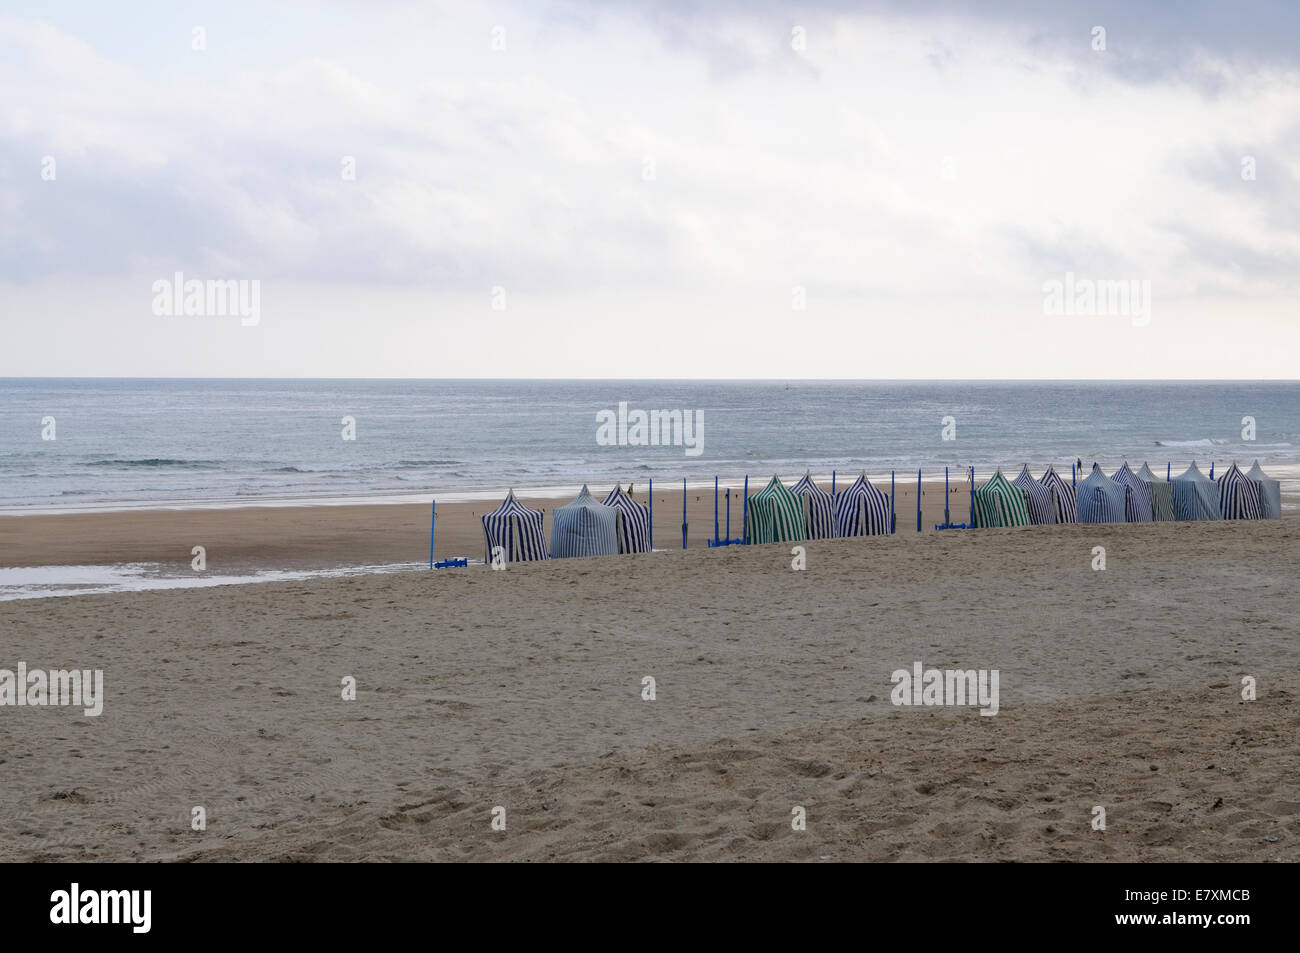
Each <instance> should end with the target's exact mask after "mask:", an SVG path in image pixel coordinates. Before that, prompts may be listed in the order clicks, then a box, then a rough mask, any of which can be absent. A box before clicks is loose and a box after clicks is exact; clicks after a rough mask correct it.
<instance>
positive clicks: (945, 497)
mask: <svg viewBox="0 0 1300 953" xmlns="http://www.w3.org/2000/svg"><path fill="white" fill-rule="evenodd" d="M951 522H952V520H950V519H948V468H947V467H944V468H943V524H944V525H945V526H947V525H948V524H949V523H951Z"/></svg>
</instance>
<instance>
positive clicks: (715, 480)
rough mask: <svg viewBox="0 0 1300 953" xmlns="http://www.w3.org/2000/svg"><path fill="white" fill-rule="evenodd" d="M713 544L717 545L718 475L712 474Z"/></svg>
mask: <svg viewBox="0 0 1300 953" xmlns="http://www.w3.org/2000/svg"><path fill="white" fill-rule="evenodd" d="M713 545H714V546H716V545H718V475H717V474H716V473H715V474H714V475H713Z"/></svg>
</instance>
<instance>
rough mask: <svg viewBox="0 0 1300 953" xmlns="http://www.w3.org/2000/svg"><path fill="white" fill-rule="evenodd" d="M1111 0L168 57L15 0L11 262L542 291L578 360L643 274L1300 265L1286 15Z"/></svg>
mask: <svg viewBox="0 0 1300 953" xmlns="http://www.w3.org/2000/svg"><path fill="white" fill-rule="evenodd" d="M1129 6H1130V5H1126V4H1118V3H1102V4H1100V5H1086V6H1085V5H1082V4H1067V5H1065V7H1064V8H1060V9H1056V8H1054V9H1053V10H1051V11H1048V12H1047V13H1041V12H1039V11H1038V9H1037V5H1029V4H1018V3H1011V2H998V3H993V4H989V5H980V6H979V7H977V8H975V9H976V10H977V12H975V13H971V12H968V11H966V10H965V9H964V8H960V7H957V6H956V5H952V4H946V3H939V2H923V3H921V4H919V5H915V4H906V5H904V4H895V3H876V4H873V5H868V7H866V8H865V12H864V11H863V9H862V8H860V7H859V6H858V5H856V4H852V5H851V4H847V3H846V4H839V3H821V4H813V5H811V6H805V5H778V4H766V5H759V6H758V7H757V8H755V7H753V6H751V5H746V4H739V3H736V4H723V5H720V6H718V7H714V8H711V12H709V13H703V14H702V13H700V12H698V11H697V10H696V9H695V8H694V7H692V6H688V5H686V4H684V3H682V4H676V3H670V4H668V5H655V6H654V7H645V8H641V9H639V10H633V11H628V10H627V9H626V8H623V7H620V8H617V9H615V8H609V7H592V6H590V5H587V4H583V3H569V4H563V5H559V6H556V7H552V8H543V10H542V12H538V11H537V10H536V9H535V8H532V7H529V6H524V5H507V6H504V7H501V8H497V9H494V10H493V11H490V13H489V12H483V11H480V10H472V11H469V12H465V11H462V10H460V9H459V8H456V7H447V8H443V9H441V10H438V11H434V12H433V13H430V12H429V11H428V10H427V9H425V8H423V7H414V6H407V5H402V4H389V5H384V6H382V7H380V8H372V7H363V6H357V7H354V8H352V7H339V8H332V10H333V11H334V15H335V17H336V19H337V22H334V21H330V22H329V23H326V24H324V25H321V24H318V23H316V21H309V22H311V24H312V26H311V28H310V29H306V28H304V29H302V30H299V31H295V30H293V29H288V28H287V27H288V26H290V25H291V24H292V23H293V22H296V21H295V20H294V19H293V17H297V16H300V15H301V12H300V11H294V13H293V17H290V20H289V21H288V22H284V23H279V22H275V21H274V20H271V21H267V22H265V23H264V26H265V30H264V32H263V33H262V34H259V37H258V42H257V43H256V44H252V43H250V44H249V45H248V47H247V48H241V49H240V50H238V51H237V52H238V54H239V55H235V52H236V51H233V50H231V48H230V47H231V41H230V33H229V30H230V28H229V27H223V26H222V25H221V24H215V23H214V24H213V26H212V27H211V29H210V34H209V40H210V41H209V48H208V50H207V51H206V52H205V53H203V54H193V55H185V54H187V53H188V51H185V50H184V49H183V48H182V49H181V54H180V55H179V56H178V55H176V54H175V53H174V52H173V53H171V54H168V55H169V56H170V57H171V58H170V59H168V58H165V57H164V56H163V55H162V53H161V52H157V51H151V48H150V47H148V46H147V45H146V46H145V47H143V48H142V47H141V46H139V45H138V44H137V45H135V46H131V47H130V49H129V50H124V49H123V48H121V47H119V46H116V45H113V44H108V43H105V42H98V43H97V42H96V38H95V36H93V35H86V36H79V35H76V34H75V32H74V29H75V27H74V26H73V25H69V24H67V23H63V22H59V23H58V24H57V25H52V24H47V23H37V22H32V21H28V20H22V19H18V18H15V17H6V18H3V19H2V20H0V117H3V124H0V157H3V158H0V213H3V214H0V281H8V282H11V283H16V284H26V285H37V284H41V283H50V282H61V283H67V282H69V281H75V280H76V279H78V278H88V279H90V278H94V279H127V278H130V279H132V280H131V281H130V282H128V283H127V284H126V285H124V286H125V287H131V288H134V287H137V286H143V287H147V284H146V285H139V282H136V281H135V280H134V279H135V278H140V279H149V278H152V277H159V276H167V275H170V274H171V273H172V272H173V271H177V270H180V271H184V272H185V273H186V274H187V275H193V276H199V277H223V278H258V279H262V280H264V281H265V282H268V284H270V283H288V284H293V285H294V286H295V287H299V288H318V289H321V292H320V294H321V295H322V296H324V297H326V298H328V296H329V289H330V288H332V287H343V286H347V287H349V288H364V287H371V288H373V289H375V300H380V297H381V295H380V292H381V291H385V290H388V291H393V292H394V294H395V297H394V298H393V299H392V300H393V301H394V302H397V301H400V302H401V307H402V308H403V309H412V310H411V311H410V312H409V313H412V314H414V313H417V311H418V309H414V307H413V306H412V305H411V300H412V299H411V298H410V297H408V296H407V295H408V293H416V294H419V295H423V296H424V300H426V301H427V302H428V305H427V307H428V308H429V310H431V311H438V312H439V313H442V314H451V313H455V314H463V313H466V312H465V311H464V308H465V307H467V305H466V304H465V302H473V301H486V300H487V296H488V292H489V289H491V288H492V287H493V286H496V285H503V286H505V287H506V288H508V289H510V292H511V294H512V300H518V301H523V300H529V296H534V298H533V300H536V297H537V296H541V297H545V298H546V300H547V301H548V306H547V307H546V308H544V309H540V308H539V309H538V310H536V311H534V312H532V313H533V314H534V315H535V316H536V318H535V319H536V320H537V321H540V322H542V323H541V324H539V325H534V326H530V333H533V334H536V335H537V336H538V340H539V342H541V343H539V344H538V347H539V348H540V349H541V352H542V353H545V354H547V355H549V356H551V357H553V358H554V359H555V360H557V361H560V362H564V361H570V360H572V361H573V362H574V363H575V365H577V366H587V365H589V364H590V363H591V362H592V360H593V354H594V353H595V352H594V351H585V352H584V351H583V350H582V349H583V348H587V347H593V348H594V345H590V346H589V345H587V344H584V343H583V342H582V340H581V335H580V334H579V330H578V329H583V330H584V331H586V332H591V333H596V334H598V333H599V331H598V329H599V328H600V327H601V324H602V322H604V321H607V320H609V318H610V317H611V310H612V311H614V312H617V311H618V310H619V309H624V310H626V309H627V308H628V307H629V305H628V304H627V302H629V301H631V300H635V301H636V302H637V304H638V308H639V310H640V313H642V314H654V313H656V312H658V313H662V314H669V315H673V316H674V320H680V321H681V322H683V325H684V326H685V327H691V326H694V327H696V328H699V327H703V326H704V325H706V324H709V323H710V322H713V321H719V320H727V321H732V320H734V321H737V322H741V323H742V324H744V325H745V326H746V327H757V328H761V329H764V330H769V331H775V330H778V329H781V328H783V327H784V325H785V323H786V322H788V321H789V320H791V315H790V310H789V309H790V300H791V294H792V288H793V287H795V286H800V287H804V288H806V289H807V294H808V297H809V300H810V301H813V302H817V303H818V304H819V306H823V307H827V308H830V307H832V306H833V307H834V308H835V309H838V310H835V312H834V314H833V316H831V315H829V314H828V315H827V318H826V320H827V321H828V326H831V327H834V328H836V329H837V333H840V332H844V333H847V334H849V335H851V336H852V335H858V336H860V338H861V339H862V340H863V341H867V340H871V338H872V335H873V333H875V330H877V329H875V326H874V325H872V324H871V320H883V318H881V317H880V315H881V314H882V313H883V308H884V307H886V305H885V304H882V302H883V303H887V307H888V308H890V309H893V310H892V311H891V319H895V320H914V321H915V322H919V324H917V325H916V326H917V327H920V328H923V329H925V330H926V331H927V332H928V333H929V334H930V335H931V336H932V337H937V338H942V337H943V336H944V335H945V334H948V333H949V332H951V331H953V329H954V328H956V327H957V326H958V325H957V323H956V322H957V321H959V320H960V317H959V316H954V315H952V312H953V311H954V309H955V310H958V311H959V310H960V309H961V307H962V305H960V304H958V305H954V304H952V302H963V301H967V302H973V301H978V302H979V306H978V310H979V313H982V314H997V313H999V309H1002V311H1003V312H1010V311H1014V310H1016V309H1021V308H1023V307H1026V306H1029V307H1032V306H1033V304H1034V302H1035V301H1036V300H1037V299H1038V298H1039V297H1040V292H1039V290H1038V289H1039V288H1040V287H1041V284H1042V282H1043V281H1045V280H1047V279H1049V278H1052V277H1059V275H1060V274H1061V272H1063V271H1066V270H1073V271H1075V272H1076V273H1079V274H1089V275H1090V276H1092V277H1097V278H1113V279H1122V278H1149V279H1151V280H1152V282H1153V285H1154V287H1155V289H1156V294H1157V295H1158V296H1159V295H1166V296H1170V295H1172V296H1196V295H1198V294H1215V295H1234V296H1238V297H1239V298H1240V300H1241V301H1242V302H1249V301H1261V302H1262V301H1266V300H1267V301H1270V302H1272V301H1277V300H1279V299H1282V298H1284V297H1285V296H1287V295H1294V294H1295V293H1296V292H1297V290H1298V289H1300V273H1297V271H1296V270H1295V268H1294V264H1295V262H1296V260H1297V247H1298V246H1300V205H1298V204H1297V201H1296V200H1295V198H1294V196H1295V195H1297V194H1300V191H1298V190H1297V189H1296V185H1297V184H1300V160H1297V159H1296V158H1295V157H1296V156H1297V155H1298V154H1300V153H1298V152H1297V149H1296V146H1297V145H1300V126H1298V125H1297V122H1296V120H1295V119H1294V118H1293V117H1295V116H1297V115H1300V73H1297V71H1296V70H1295V69H1294V68H1293V66H1292V65H1291V59H1292V56H1293V51H1291V50H1289V49H1288V48H1287V47H1288V45H1287V44H1285V43H1281V42H1279V40H1278V38H1277V37H1276V35H1274V28H1277V27H1284V26H1285V25H1286V24H1287V23H1288V22H1291V20H1292V19H1294V16H1295V14H1293V13H1291V12H1290V8H1289V7H1287V8H1284V9H1278V8H1274V7H1271V6H1268V7H1262V8H1243V9H1239V10H1238V14H1237V18H1236V20H1232V22H1229V20H1231V19H1232V18H1230V17H1228V16H1227V15H1226V14H1223V13H1222V12H1221V11H1219V10H1218V9H1217V8H1214V7H1212V6H1211V5H1202V4H1194V5H1192V6H1191V7H1190V8H1189V10H1190V12H1189V13H1188V14H1187V15H1186V16H1184V15H1183V14H1182V13H1180V14H1179V15H1178V16H1173V15H1171V14H1169V13H1166V12H1161V13H1159V15H1157V13H1156V8H1155V7H1154V6H1150V5H1147V4H1137V5H1135V7H1136V10H1137V12H1136V13H1134V12H1132V11H1130V9H1129ZM1252 9H1266V10H1269V11H1270V12H1271V13H1275V14H1276V19H1274V20H1267V19H1261V18H1259V17H1254V16H1250V15H1248V14H1249V11H1250V10H1252ZM340 11H341V12H340ZM260 16H270V14H267V13H262V14H260ZM259 22H261V21H259ZM1094 22H1096V23H1102V24H1105V25H1106V27H1107V40H1108V45H1107V50H1106V51H1105V52H1104V53H1103V52H1098V51H1094V50H1093V49H1092V48H1091V46H1090V44H1089V40H1090V34H1089V31H1090V30H1091V27H1092V26H1093V25H1094ZM498 24H499V25H502V27H503V29H504V30H505V31H506V32H505V34H504V35H505V36H506V38H507V48H506V49H505V50H502V51H494V50H492V49H491V46H490V40H491V36H492V29H493V27H494V25H498ZM796 26H801V27H803V28H804V29H805V31H806V32H805V34H804V36H805V38H806V40H807V44H806V48H803V49H796V48H795V47H794V46H793V45H792V43H791V39H792V32H791V31H792V29H793V28H794V27H796ZM280 27H285V29H279V28H280ZM177 29H179V28H177ZM187 30H188V28H186V31H187ZM223 30H224V32H223ZM177 35H178V36H181V38H182V39H183V37H184V35H185V33H184V32H182V33H180V34H177ZM395 36H400V37H401V42H400V43H395V42H394V40H393V38H394V37H395ZM167 42H168V43H171V44H172V45H173V46H176V45H177V43H176V41H175V37H171V38H169V39H168V40H167ZM142 49H143V50H144V52H142ZM1248 154H1249V155H1254V156H1256V158H1257V160H1258V169H1259V177H1258V179H1257V180H1256V181H1254V182H1244V181H1243V180H1242V179H1241V176H1240V161H1241V157H1242V156H1243V155H1248ZM47 155H49V156H53V157H54V158H55V159H56V161H57V169H58V175H57V179H55V180H54V181H46V180H43V179H42V177H41V174H40V173H41V160H42V157H44V156H47ZM348 159H351V160H354V162H355V170H356V176H355V179H348V178H345V177H344V175H343V174H342V173H343V170H344V168H345V161H346V160H348ZM108 286H109V285H104V287H108ZM113 286H114V287H116V286H117V285H113ZM30 300H32V299H30V298H24V301H30ZM294 300H296V301H313V302H314V301H317V300H318V297H316V296H314V295H312V294H308V293H305V292H304V293H302V294H300V295H297V296H296V297H295V299H294ZM453 301H454V302H456V304H455V305H454V306H453V305H452V304H451V302H453ZM560 301H563V304H559V303H558V302H560ZM620 302H623V303H622V304H620ZM728 302H731V304H730V305H729V304H728ZM134 307H136V303H135V302H125V303H122V308H123V310H124V311H130V310H131V309H132V308H134ZM969 307H970V311H971V312H972V313H974V312H975V311H976V310H977V309H976V307H975V305H973V304H972V305H970V306H969ZM731 309H734V310H731ZM403 313H407V312H406V311H404V312H403ZM1017 313H1018V312H1017ZM854 315H859V316H861V315H870V316H871V320H865V319H864V320H858V321H857V326H855V323H854V321H855V319H854V317H853V316H854ZM341 326H342V325H340V327H341ZM575 335H577V337H576V338H575ZM728 340H730V338H728V337H727V336H726V335H725V334H724V335H722V336H721V337H719V338H718V341H717V342H716V343H717V344H718V346H720V347H726V344H725V342H726V341H728ZM548 341H554V342H556V343H555V344H548V343H546V342H548ZM329 346H330V344H329V342H328V341H326V342H323V343H321V344H320V345H319V347H318V348H316V351H317V352H319V351H320V350H321V349H328V347H329ZM395 346H400V345H395ZM337 347H338V348H340V349H344V350H346V349H347V348H348V345H347V344H346V343H338V344H337ZM584 354H585V356H582V355H584ZM768 360H771V361H772V362H774V364H773V366H777V364H778V363H779V360H780V355H774V356H773V357H771V358H768ZM557 366H562V365H557Z"/></svg>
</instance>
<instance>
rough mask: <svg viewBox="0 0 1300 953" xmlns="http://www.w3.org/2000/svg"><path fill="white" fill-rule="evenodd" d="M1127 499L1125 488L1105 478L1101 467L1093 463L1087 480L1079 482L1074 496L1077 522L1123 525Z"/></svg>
mask: <svg viewBox="0 0 1300 953" xmlns="http://www.w3.org/2000/svg"><path fill="white" fill-rule="evenodd" d="M1127 499H1128V492H1127V490H1126V488H1125V487H1124V486H1123V485H1122V484H1119V483H1116V482H1115V481H1114V480H1111V479H1110V478H1109V477H1107V476H1106V474H1104V473H1102V472H1101V467H1099V466H1097V464H1095V463H1094V464H1093V465H1092V472H1091V473H1089V474H1088V478H1087V479H1086V480H1081V481H1080V482H1079V487H1078V493H1077V495H1076V503H1077V505H1078V508H1079V522H1080V523H1123V522H1125V515H1124V508H1125V501H1126V500H1127Z"/></svg>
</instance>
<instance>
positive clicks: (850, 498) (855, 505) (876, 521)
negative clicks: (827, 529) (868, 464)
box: [835, 470, 889, 536]
mask: <svg viewBox="0 0 1300 953" xmlns="http://www.w3.org/2000/svg"><path fill="white" fill-rule="evenodd" d="M835 535H836V536H888V535H889V497H887V496H885V494H884V493H881V492H880V491H879V490H877V489H876V488H875V487H874V486H872V485H871V484H870V483H869V482H868V481H867V474H866V471H865V470H864V471H863V472H862V475H861V476H860V477H858V478H857V479H856V480H854V481H853V482H852V483H851V484H850V485H849V486H848V487H846V488H845V489H843V490H841V491H840V493H839V496H837V497H836V499H835Z"/></svg>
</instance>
